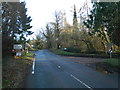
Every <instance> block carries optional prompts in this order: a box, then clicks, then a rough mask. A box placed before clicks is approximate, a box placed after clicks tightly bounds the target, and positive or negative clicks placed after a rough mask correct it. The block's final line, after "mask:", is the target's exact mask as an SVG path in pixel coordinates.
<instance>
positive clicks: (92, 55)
mask: <svg viewBox="0 0 120 90" xmlns="http://www.w3.org/2000/svg"><path fill="white" fill-rule="evenodd" d="M50 51H52V52H53V53H55V54H58V55H63V56H77V57H93V58H109V57H110V56H109V54H105V53H73V52H67V51H63V50H56V49H51V50H50ZM113 57H115V58H116V57H118V56H117V55H113Z"/></svg>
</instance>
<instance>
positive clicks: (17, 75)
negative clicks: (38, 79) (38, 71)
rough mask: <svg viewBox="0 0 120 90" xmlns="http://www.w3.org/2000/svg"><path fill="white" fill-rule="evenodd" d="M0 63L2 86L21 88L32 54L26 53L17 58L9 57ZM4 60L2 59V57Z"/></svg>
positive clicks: (30, 64)
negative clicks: (0, 66)
mask: <svg viewBox="0 0 120 90" xmlns="http://www.w3.org/2000/svg"><path fill="white" fill-rule="evenodd" d="M6 59H7V60H5V61H7V62H6V63H4V64H3V65H2V69H3V70H2V77H3V78H2V88H23V86H24V84H25V81H24V80H25V77H26V75H27V74H28V73H29V71H30V68H31V66H32V63H33V60H34V55H33V54H31V53H28V54H27V55H25V56H22V57H19V58H16V59H15V58H13V57H9V58H6ZM3 60H4V59H3Z"/></svg>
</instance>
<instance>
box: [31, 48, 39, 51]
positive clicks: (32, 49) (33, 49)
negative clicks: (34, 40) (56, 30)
mask: <svg viewBox="0 0 120 90" xmlns="http://www.w3.org/2000/svg"><path fill="white" fill-rule="evenodd" d="M37 50H38V49H35V48H30V51H37Z"/></svg>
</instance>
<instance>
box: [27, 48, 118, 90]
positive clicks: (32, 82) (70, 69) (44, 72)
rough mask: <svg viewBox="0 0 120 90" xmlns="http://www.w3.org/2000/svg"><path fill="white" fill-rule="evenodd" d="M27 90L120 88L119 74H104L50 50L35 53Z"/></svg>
mask: <svg viewBox="0 0 120 90" xmlns="http://www.w3.org/2000/svg"><path fill="white" fill-rule="evenodd" d="M35 54H36V56H35V62H34V64H33V67H32V69H31V73H30V74H29V75H28V78H27V80H26V88H88V89H90V90H93V89H94V88H118V74H116V73H113V74H110V75H108V74H104V73H101V72H98V71H96V70H94V69H92V68H89V67H87V66H85V65H83V64H79V63H74V62H72V61H69V60H67V59H69V58H64V57H62V56H59V55H55V54H53V53H52V52H50V51H48V50H39V51H37V52H35Z"/></svg>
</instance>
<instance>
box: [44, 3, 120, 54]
mask: <svg viewBox="0 0 120 90" xmlns="http://www.w3.org/2000/svg"><path fill="white" fill-rule="evenodd" d="M119 4H120V3H118V2H108V3H102V2H99V3H98V2H94V3H93V7H92V9H91V10H90V9H89V7H88V6H86V5H87V4H86V3H85V6H86V7H85V6H83V8H81V9H80V10H82V9H84V8H85V9H86V8H88V9H87V10H83V11H82V12H79V14H80V17H79V18H80V22H78V20H77V19H78V15H77V14H78V13H77V9H76V6H75V5H74V7H73V24H72V25H70V24H69V22H68V21H67V20H66V13H65V11H64V12H62V11H59V12H57V11H56V12H55V21H54V22H50V23H48V24H47V25H46V28H45V29H43V30H42V34H43V36H44V37H45V38H46V44H47V48H55V49H61V48H70V49H71V50H78V51H79V52H89V53H95V52H107V51H108V49H109V48H108V47H109V46H108V45H109V44H110V43H114V45H113V48H114V50H116V48H118V47H117V46H119V45H120V43H119V33H120V32H119V31H120V30H119V22H118V21H119V20H120V19H119V16H118V12H119V7H118V6H119ZM88 10H90V12H88ZM85 13H87V14H85ZM85 15H86V16H85ZM115 44H116V45H117V46H116V45H115ZM78 51H77V52H78Z"/></svg>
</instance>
